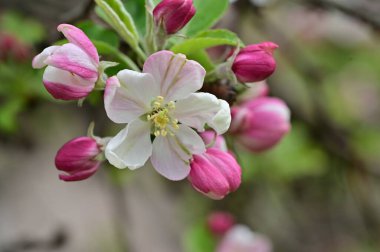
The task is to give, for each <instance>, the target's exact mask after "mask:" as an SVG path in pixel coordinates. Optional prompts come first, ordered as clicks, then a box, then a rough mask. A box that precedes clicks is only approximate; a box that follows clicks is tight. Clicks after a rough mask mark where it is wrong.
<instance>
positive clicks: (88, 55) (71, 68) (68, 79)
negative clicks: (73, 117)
mask: <svg viewBox="0 0 380 252" xmlns="http://www.w3.org/2000/svg"><path fill="white" fill-rule="evenodd" d="M58 31H60V32H62V33H63V34H64V35H65V37H66V38H67V39H68V41H69V43H67V44H64V45H62V46H50V47H48V48H46V49H45V50H43V51H42V52H41V53H40V54H38V55H37V56H36V57H34V59H33V62H32V65H33V67H34V68H43V67H45V66H48V67H47V68H46V69H45V72H44V76H43V83H44V85H45V88H46V89H47V91H48V92H49V93H50V94H51V95H53V97H54V98H56V99H62V100H78V99H81V98H84V97H86V96H87V95H88V94H89V93H90V92H91V91H92V90H93V88H94V87H95V83H96V81H97V79H98V75H99V70H98V68H99V55H98V52H97V50H96V48H95V46H94V45H93V44H92V42H91V41H90V39H89V38H88V37H87V36H86V35H85V34H84V32H83V31H82V30H80V29H78V28H77V27H75V26H72V25H69V24H61V25H59V26H58Z"/></svg>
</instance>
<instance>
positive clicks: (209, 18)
mask: <svg viewBox="0 0 380 252" xmlns="http://www.w3.org/2000/svg"><path fill="white" fill-rule="evenodd" d="M194 6H195V9H196V13H195V16H194V17H193V18H192V19H191V20H190V22H189V23H188V24H187V25H186V27H185V29H184V30H183V32H184V33H185V34H186V35H187V36H194V35H196V34H198V33H199V32H202V31H204V30H207V29H208V28H210V27H212V26H213V25H215V24H216V23H217V22H218V21H219V19H220V18H221V17H222V16H223V15H224V13H225V12H226V11H227V9H228V6H229V1H228V0H194Z"/></svg>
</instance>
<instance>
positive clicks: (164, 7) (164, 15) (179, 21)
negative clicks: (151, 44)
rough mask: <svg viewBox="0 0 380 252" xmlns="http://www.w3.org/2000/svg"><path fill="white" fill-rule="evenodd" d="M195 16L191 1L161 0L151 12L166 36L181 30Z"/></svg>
mask: <svg viewBox="0 0 380 252" xmlns="http://www.w3.org/2000/svg"><path fill="white" fill-rule="evenodd" d="M194 15H195V8H194V5H193V0H163V1H161V2H160V3H159V4H158V5H157V6H156V7H155V8H154V10H153V17H154V20H155V22H156V24H157V25H162V26H163V28H164V29H165V32H166V33H167V34H174V33H176V32H178V31H179V30H181V29H182V28H183V27H184V26H185V25H186V24H187V23H188V22H189V21H190V19H192V17H193V16H194Z"/></svg>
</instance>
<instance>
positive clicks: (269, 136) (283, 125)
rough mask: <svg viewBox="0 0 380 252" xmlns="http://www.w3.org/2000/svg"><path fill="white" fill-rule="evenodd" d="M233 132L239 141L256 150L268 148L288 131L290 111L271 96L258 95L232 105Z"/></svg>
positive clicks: (281, 102)
mask: <svg viewBox="0 0 380 252" xmlns="http://www.w3.org/2000/svg"><path fill="white" fill-rule="evenodd" d="M231 114H232V123H231V129H230V132H231V133H232V134H234V136H235V139H236V141H238V142H239V143H240V144H241V145H243V146H244V147H246V148H247V149H249V150H251V151H253V152H260V151H264V150H267V149H269V148H271V147H273V146H274V145H275V144H277V143H278V142H279V141H280V140H281V139H282V138H283V136H284V135H285V134H286V133H288V132H289V130H290V128H291V125H290V110H289V108H288V107H287V106H286V104H285V103H284V102H283V101H282V100H280V99H278V98H272V97H259V98H256V99H252V100H251V101H248V102H246V103H243V104H242V105H239V106H235V107H233V108H232V111H231Z"/></svg>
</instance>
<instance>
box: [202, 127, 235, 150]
mask: <svg viewBox="0 0 380 252" xmlns="http://www.w3.org/2000/svg"><path fill="white" fill-rule="evenodd" d="M199 135H200V136H201V137H202V139H203V142H204V143H205V145H209V144H211V143H213V142H214V145H212V146H211V147H212V148H216V149H219V150H221V151H225V152H227V151H228V148H227V143H226V140H225V139H224V137H223V136H221V135H217V133H216V132H215V131H212V130H207V131H204V132H202V133H200V134H199Z"/></svg>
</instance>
